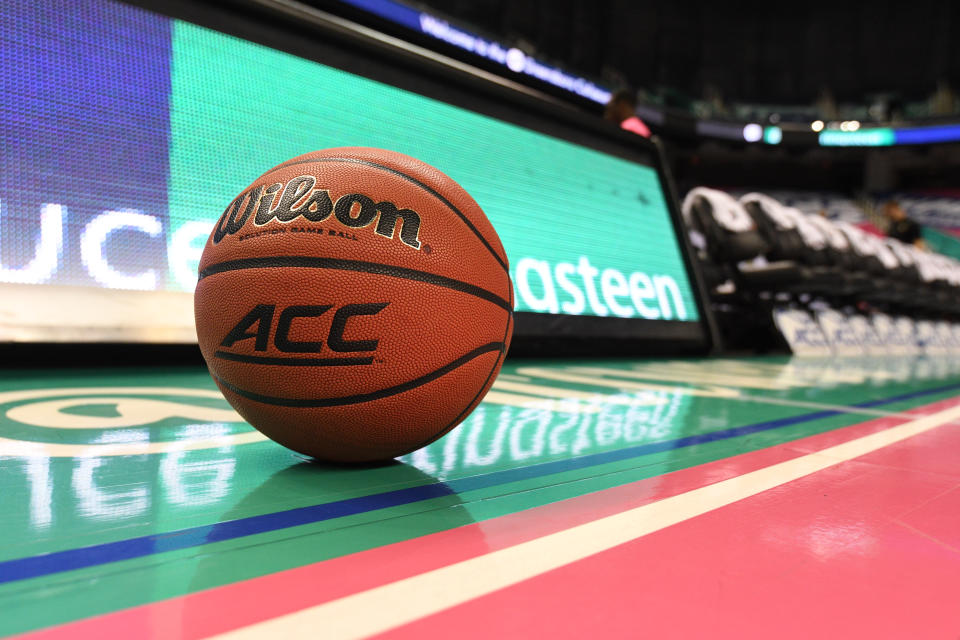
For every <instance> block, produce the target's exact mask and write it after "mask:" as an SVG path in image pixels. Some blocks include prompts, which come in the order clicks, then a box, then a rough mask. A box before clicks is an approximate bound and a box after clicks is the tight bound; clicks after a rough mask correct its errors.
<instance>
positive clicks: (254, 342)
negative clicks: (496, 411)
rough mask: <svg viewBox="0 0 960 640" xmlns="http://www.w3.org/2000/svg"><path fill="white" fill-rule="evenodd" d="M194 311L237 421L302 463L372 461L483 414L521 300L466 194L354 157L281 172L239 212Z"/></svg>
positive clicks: (216, 245) (402, 163) (396, 163)
mask: <svg viewBox="0 0 960 640" xmlns="http://www.w3.org/2000/svg"><path fill="white" fill-rule="evenodd" d="M418 221H419V225H418ZM391 223H392V224H391ZM194 309H195V314H196V325H197V336H198V339H199V343H200V349H201V351H202V353H203V357H204V359H205V360H206V362H207V366H208V368H209V370H210V373H211V375H212V376H213V378H214V380H215V381H216V382H217V384H218V386H219V387H220V390H221V391H222V392H223V394H224V396H225V397H226V399H227V401H229V402H230V404H231V405H232V406H233V407H234V408H235V409H236V410H237V411H238V412H239V413H240V415H241V416H243V417H244V418H245V419H246V420H247V421H248V422H249V423H250V424H252V425H253V426H254V427H256V428H257V429H258V430H260V431H261V432H263V433H264V434H265V435H267V436H269V437H270V438H272V439H273V440H275V441H277V442H279V443H280V444H282V445H284V446H287V447H289V448H291V449H294V450H296V451H299V452H301V453H304V454H307V455H310V456H314V457H316V458H319V459H323V460H329V461H339V462H363V461H376V460H385V459H388V458H392V457H394V456H398V455H402V454H404V453H408V452H410V451H413V450H415V449H418V448H420V447H422V446H424V445H426V444H429V443H430V442H432V441H434V440H436V439H437V438H439V437H440V436H442V435H444V434H445V433H447V432H448V431H450V430H451V429H453V428H454V427H455V426H456V425H457V424H459V423H460V422H461V421H463V419H464V418H466V416H467V415H468V414H469V413H470V412H471V411H472V410H473V409H474V407H476V405H477V404H478V403H479V402H480V400H481V399H482V398H483V396H484V395H485V394H486V393H487V391H488V390H489V389H490V386H491V385H492V384H493V381H494V379H495V378H496V376H497V372H498V371H499V370H500V366H501V364H502V362H503V358H504V356H505V355H506V352H507V349H508V348H509V345H510V338H511V334H512V330H513V318H512V309H513V287H512V285H511V282H510V277H509V274H508V271H507V257H506V254H505V253H504V250H503V246H502V245H501V243H500V239H499V238H498V237H497V234H496V232H495V231H494V229H493V226H491V224H490V222H489V221H488V220H487V218H486V216H485V215H484V213H483V211H482V210H481V209H480V207H479V205H477V203H476V202H474V200H473V199H472V198H471V197H470V195H469V194H467V192H466V191H465V190H464V189H463V188H462V187H461V186H460V185H458V184H457V183H456V182H454V181H453V180H452V179H450V178H449V177H447V176H446V175H444V174H443V173H441V172H440V171H439V170H437V169H435V168H434V167H431V166H430V165H428V164H425V163H423V162H420V161H419V160H416V159H414V158H411V157H409V156H405V155H403V154H400V153H396V152H393V151H385V150H382V149H370V148H360V147H347V148H338V149H327V150H324V151H317V152H313V153H308V154H305V155H302V156H299V157H296V158H293V159H292V160H289V161H287V162H285V163H283V164H281V165H278V166H276V167H274V168H273V169H270V170H269V171H267V172H266V173H264V174H263V175H262V176H260V177H259V178H258V179H257V180H256V181H255V182H254V183H253V184H252V185H251V186H250V187H249V188H248V189H247V190H245V191H244V192H243V193H242V194H240V196H239V197H238V198H237V200H235V201H234V202H233V203H231V205H230V206H228V207H227V210H226V211H225V212H224V214H223V216H222V217H221V218H220V220H219V221H218V223H217V226H216V227H215V228H214V231H213V233H212V234H211V235H210V238H209V239H208V240H207V244H206V246H205V248H204V251H203V256H202V258H201V260H200V280H199V282H198V285H197V290H196V294H195V298H194Z"/></svg>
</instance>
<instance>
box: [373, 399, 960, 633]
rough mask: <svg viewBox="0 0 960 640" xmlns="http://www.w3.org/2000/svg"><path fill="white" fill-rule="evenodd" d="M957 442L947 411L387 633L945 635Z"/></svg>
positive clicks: (952, 586)
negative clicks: (934, 424)
mask: <svg viewBox="0 0 960 640" xmlns="http://www.w3.org/2000/svg"><path fill="white" fill-rule="evenodd" d="M952 404H956V401H954V402H953V403H952ZM927 412H928V411H924V413H927ZM825 435H827V437H826V438H821V437H817V439H819V440H821V441H822V440H832V439H833V438H834V437H835V436H836V435H837V434H825ZM810 440H811V439H807V440H806V441H802V444H804V445H806V444H809V441H810ZM788 446H789V445H788ZM802 448H806V447H802ZM798 450H799V448H798ZM958 452H960V424H958V423H953V424H950V425H946V426H943V427H940V428H937V429H934V430H932V431H930V432H927V433H925V434H921V435H920V436H916V437H914V438H911V439H908V440H905V441H903V442H900V443H897V444H894V445H891V446H889V447H886V448H884V449H880V450H878V451H875V452H873V453H871V454H869V455H866V456H862V457H860V458H857V459H855V460H851V461H848V462H843V463H840V464H838V465H836V466H834V467H831V468H829V469H825V470H824V471H821V472H818V473H816V474H813V475H811V476H807V477H804V478H801V479H799V480H796V481H793V482H790V483H787V484H785V485H783V486H781V487H777V488H776V489H772V490H770V491H766V492H763V493H761V494H758V495H756V496H754V497H752V498H748V499H746V500H742V501H739V502H736V503H734V504H731V505H729V506H727V507H724V508H721V509H718V510H716V511H712V512H710V513H707V514H704V515H702V516H699V517H697V518H693V519H691V520H688V521H686V522H683V523H680V524H677V525H675V526H673V527H669V528H667V529H664V530H662V531H658V532H656V533H653V534H651V535H649V536H646V537H644V538H640V539H637V540H634V541H632V542H630V543H627V544H625V545H621V546H620V547H617V548H614V549H611V550H609V551H606V552H603V553H600V554H597V555H595V556H592V557H590V558H587V559H584V560H581V561H579V562H576V563H574V564H571V565H568V566H565V567H562V568H560V569H557V570H555V571H551V572H549V573H546V574H543V575H541V576H538V577H536V578H534V579H531V580H528V581H526V582H523V583H521V584H518V585H515V586H513V587H509V588H507V589H503V590H501V591H498V592H496V593H493V594H491V595H489V596H486V597H483V598H478V599H476V600H473V601H471V602H468V603H465V604H463V605H460V606H458V607H454V608H452V609H448V610H446V611H444V612H441V613H439V614H436V615H433V616H430V617H427V618H424V619H422V620H419V621H417V622H414V623H411V624H408V625H405V626H404V627H400V628H398V629H395V630H393V631H391V632H388V633H386V634H384V637H388V638H391V639H402V638H411V639H412V638H425V637H426V638H430V637H441V634H450V633H456V635H457V636H458V639H462V638H489V637H551V638H580V637H648V636H649V637H654V638H706V637H710V638H716V637H721V638H727V637H730V638H817V637H829V638H847V637H855V638H871V639H874V638H898V639H899V638H950V639H955V638H958V637H960V604H958V603H960V544H958V541H960V465H955V466H953V467H952V468H944V467H941V466H940V465H941V463H945V462H948V461H949V460H956V456H957V455H958ZM928 460H929V461H931V466H932V470H927V464H926V463H927V461H928Z"/></svg>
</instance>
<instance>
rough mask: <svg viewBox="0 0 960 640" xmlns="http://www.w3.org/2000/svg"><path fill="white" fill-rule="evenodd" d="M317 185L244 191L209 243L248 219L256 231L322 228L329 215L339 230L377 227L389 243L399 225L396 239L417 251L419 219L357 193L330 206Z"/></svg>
mask: <svg viewBox="0 0 960 640" xmlns="http://www.w3.org/2000/svg"><path fill="white" fill-rule="evenodd" d="M316 183H317V179H316V177H314V176H311V175H302V176H297V177H296V178H293V179H292V180H290V181H288V182H287V183H286V184H284V183H282V182H275V183H273V184H260V185H256V186H254V187H251V188H250V189H248V190H246V191H244V192H243V193H241V194H240V195H239V196H237V197H236V198H235V199H234V200H233V202H231V203H230V204H229V205H228V206H227V208H226V210H225V211H224V212H223V215H221V216H220V219H219V220H218V221H217V226H216V228H215V229H214V232H213V243H214V244H217V243H219V242H220V241H221V240H223V239H224V238H225V237H227V236H228V235H233V234H235V233H237V232H238V231H240V229H242V228H243V226H244V225H245V224H247V222H248V221H250V219H251V218H253V224H254V225H256V226H263V225H265V224H267V223H268V222H270V221H271V220H276V221H278V222H292V221H294V220H296V219H298V218H303V219H304V220H308V221H310V222H321V221H323V220H326V219H327V218H329V217H330V216H331V215H333V216H334V217H335V218H336V219H337V220H338V221H339V222H340V223H341V224H343V225H345V226H347V227H350V228H353V229H359V228H361V227H367V226H369V225H371V224H373V223H374V221H376V226H375V227H374V232H375V233H376V234H377V235H380V236H383V237H385V238H393V235H394V232H395V231H396V227H397V223H398V222H399V223H400V234H399V239H400V242H402V243H403V244H405V245H407V246H409V247H413V248H414V249H419V248H420V214H418V213H417V212H416V211H414V210H413V209H401V208H399V207H397V205H396V204H394V203H393V202H390V201H387V200H384V201H381V202H377V201H376V200H375V199H373V198H371V197H370V196H367V195H364V194H362V193H348V194H345V195H342V196H340V197H339V198H337V200H336V202H334V201H333V200H332V199H331V198H330V192H329V191H328V190H327V189H321V188H315V187H316Z"/></svg>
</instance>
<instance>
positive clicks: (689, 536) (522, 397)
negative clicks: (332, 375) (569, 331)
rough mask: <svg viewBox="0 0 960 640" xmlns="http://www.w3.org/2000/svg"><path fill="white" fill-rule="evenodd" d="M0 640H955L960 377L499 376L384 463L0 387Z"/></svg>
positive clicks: (708, 369)
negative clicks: (469, 406)
mask: <svg viewBox="0 0 960 640" xmlns="http://www.w3.org/2000/svg"><path fill="white" fill-rule="evenodd" d="M0 504H2V508H0V540H2V544H0V636H2V637H6V636H19V634H25V635H24V636H23V637H29V638H70V639H74V640H76V639H86V638H91V639H92V638H97V639H98V640H102V639H104V638H164V639H166V638H208V637H226V638H298V637H303V638H354V637H369V636H381V635H382V636H386V637H391V638H408V637H409V638H414V637H417V638H450V637H456V638H458V640H459V639H460V638H534V637H550V638H583V637H602V638H606V637H612V638H621V637H623V638H639V637H651V638H706V637H710V638H810V637H828V638H835V637H843V638H950V639H954V640H956V639H957V638H960V358H942V359H931V358H919V359H908V358H896V359H889V360H882V359H879V360H878V359H873V360H865V359H858V360H832V361H804V360H796V359H794V360H788V359H783V358H752V359H740V360H732V359H727V360H721V359H711V360H644V361H624V360H614V361H611V360H605V361H556V360H554V361H522V360H515V361H508V362H507V364H506V365H505V366H504V370H503V373H502V374H501V376H500V378H499V379H498V381H497V383H496V385H495V386H494V388H493V390H492V391H491V392H490V394H489V396H488V397H487V399H486V400H485V401H484V403H483V404H482V405H481V406H480V407H479V408H478V409H477V410H476V411H475V412H474V413H473V414H472V415H471V416H470V417H469V418H468V419H467V420H466V422H465V423H464V424H462V425H461V426H460V427H458V428H457V429H455V430H454V431H453V432H451V433H450V434H448V435H447V436H446V437H444V438H443V439H441V440H439V441H437V442H435V443H434V444H432V445H430V446H429V447H427V448H425V449H422V450H420V451H418V452H415V453H413V454H410V455H407V456H404V457H403V458H401V459H399V460H397V461H396V462H394V463H391V464H387V465H382V466H366V467H333V466H328V465H322V464H318V463H315V462H311V461H310V460H308V459H305V458H303V457H302V456H299V455H298V454H295V453H293V452H291V451H288V450H286V449H284V448H282V447H280V446H279V445H276V444H274V443H272V442H270V441H267V440H265V439H264V438H263V437H262V436H260V435H259V434H258V433H257V432H255V431H253V430H252V429H251V428H250V427H249V426H248V425H246V424H245V423H243V422H242V421H240V420H239V418H238V416H237V415H236V414H235V413H234V412H233V411H232V410H231V409H230V407H229V406H228V405H227V404H226V402H225V401H224V400H223V399H222V397H221V396H220V394H219V393H218V392H217V390H216V388H215V386H214V384H213V382H212V381H211V379H210V378H209V376H208V375H207V374H206V372H205V371H204V370H203V369H200V368H150V369H130V368H124V369H110V368H96V369H90V370H76V369H74V370H39V371H5V372H0Z"/></svg>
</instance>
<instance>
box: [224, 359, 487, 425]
mask: <svg viewBox="0 0 960 640" xmlns="http://www.w3.org/2000/svg"><path fill="white" fill-rule="evenodd" d="M504 346H505V343H503V342H489V343H487V344H485V345H483V346H481V347H477V348H476V349H474V350H473V351H471V352H469V353H467V354H465V355H462V356H460V357H459V358H457V359H456V360H454V361H453V362H451V363H449V364H446V365H444V366H442V367H440V368H439V369H436V370H434V371H431V372H430V373H428V374H426V375H423V376H420V377H419V378H417V379H416V380H411V381H409V382H404V383H403V384H398V385H395V386H393V387H388V388H386V389H380V390H379V391H371V392H370V393H359V394H356V395H352V396H342V397H340V398H281V397H277V396H267V395H262V394H259V393H254V392H252V391H247V390H246V389H241V388H240V387H236V386H234V385H232V384H230V383H229V382H227V381H226V380H224V379H223V378H221V377H219V376H217V375H215V374H213V372H211V375H213V377H214V378H216V380H217V382H219V383H220V384H221V385H223V386H224V387H226V388H227V389H228V390H230V391H232V392H233V393H235V394H237V395H238V396H242V397H244V398H247V399H248V400H254V401H256V402H261V403H263V404H270V405H276V406H280V407H299V408H302V409H313V408H317V407H341V406H343V405H348V404H359V403H361V402H370V401H372V400H380V399H381V398H388V397H390V396H395V395H397V394H398V393H404V392H406V391H410V390H412V389H416V388H417V387H420V386H422V385H425V384H427V383H428V382H433V381H434V380H436V379H437V378H440V377H441V376H444V375H446V374H448V373H450V372H451V371H453V370H454V369H457V368H459V367H461V366H463V365H465V364H466V363H468V362H470V361H471V360H473V359H474V358H477V357H479V356H482V355H483V354H485V353H489V352H491V351H500V352H501V354H502V352H503V349H504ZM499 359H500V357H499V356H498V357H497V360H499ZM488 379H489V376H488Z"/></svg>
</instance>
